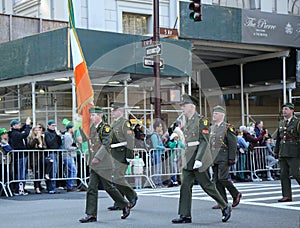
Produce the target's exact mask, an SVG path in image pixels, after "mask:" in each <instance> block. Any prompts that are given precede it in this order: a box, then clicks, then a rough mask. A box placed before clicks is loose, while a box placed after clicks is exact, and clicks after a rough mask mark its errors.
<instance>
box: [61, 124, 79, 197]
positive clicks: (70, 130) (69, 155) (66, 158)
mask: <svg viewBox="0 0 300 228" xmlns="http://www.w3.org/2000/svg"><path fill="white" fill-rule="evenodd" d="M74 131H75V128H74V125H73V123H71V122H69V123H68V124H67V125H66V133H65V134H64V143H63V145H62V146H63V149H65V150H67V152H64V153H63V164H64V166H66V168H67V178H73V179H70V180H67V181H66V185H67V192H74V191H76V190H77V189H76V187H74V184H75V179H76V177H77V168H76V163H75V160H74V158H75V157H76V153H77V146H76V144H75V142H74V139H73V135H74Z"/></svg>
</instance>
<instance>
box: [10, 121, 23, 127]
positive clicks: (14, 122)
mask: <svg viewBox="0 0 300 228" xmlns="http://www.w3.org/2000/svg"><path fill="white" fill-rule="evenodd" d="M19 123H21V122H20V121H19V120H12V121H10V126H11V127H12V126H14V125H16V124H19Z"/></svg>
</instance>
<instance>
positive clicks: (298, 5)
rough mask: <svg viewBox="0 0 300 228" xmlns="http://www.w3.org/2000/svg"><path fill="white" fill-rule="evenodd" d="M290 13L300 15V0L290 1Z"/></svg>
mask: <svg viewBox="0 0 300 228" xmlns="http://www.w3.org/2000/svg"><path fill="white" fill-rule="evenodd" d="M289 13H291V14H293V15H300V0H290V1H289Z"/></svg>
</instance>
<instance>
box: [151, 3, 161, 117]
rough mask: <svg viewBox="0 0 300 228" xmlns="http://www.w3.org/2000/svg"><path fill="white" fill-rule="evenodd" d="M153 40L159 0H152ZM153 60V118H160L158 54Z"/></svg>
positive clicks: (156, 35)
mask: <svg viewBox="0 0 300 228" xmlns="http://www.w3.org/2000/svg"><path fill="white" fill-rule="evenodd" d="M153 41H154V43H155V44H159V43H160V40H159V0H153ZM153 60H154V96H155V97H154V118H155V119H160V118H161V95H160V55H155V56H154V57H153Z"/></svg>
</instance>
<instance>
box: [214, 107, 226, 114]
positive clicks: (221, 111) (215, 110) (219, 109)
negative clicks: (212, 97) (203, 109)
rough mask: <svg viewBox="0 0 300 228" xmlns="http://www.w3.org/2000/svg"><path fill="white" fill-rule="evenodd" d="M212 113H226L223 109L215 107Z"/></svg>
mask: <svg viewBox="0 0 300 228" xmlns="http://www.w3.org/2000/svg"><path fill="white" fill-rule="evenodd" d="M213 112H220V113H226V110H225V108H224V107H222V106H220V105H217V106H215V107H214V108H213Z"/></svg>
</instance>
